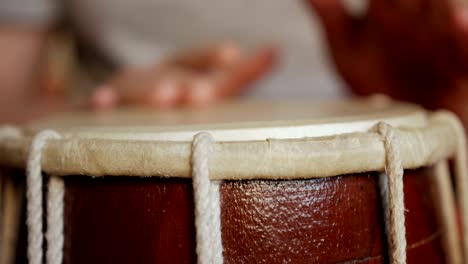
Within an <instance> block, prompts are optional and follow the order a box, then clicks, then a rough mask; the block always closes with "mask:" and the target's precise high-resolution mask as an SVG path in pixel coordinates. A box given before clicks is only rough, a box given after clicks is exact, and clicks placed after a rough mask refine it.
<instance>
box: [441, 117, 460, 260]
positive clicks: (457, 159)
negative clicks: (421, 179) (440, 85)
mask: <svg viewBox="0 0 468 264" xmlns="http://www.w3.org/2000/svg"><path fill="white" fill-rule="evenodd" d="M434 118H436V119H441V120H443V121H446V122H448V123H449V124H450V125H451V126H452V128H453V129H454V132H455V136H456V140H457V149H456V151H455V157H454V159H453V160H454V174H455V175H454V176H455V181H456V184H455V185H456V189H457V196H458V203H459V207H460V209H461V216H462V225H463V227H462V228H463V230H462V234H463V254H464V260H465V263H466V262H468V171H467V169H468V168H467V153H466V151H467V150H466V148H467V145H466V134H465V129H464V128H463V124H462V123H461V122H460V120H459V119H458V117H457V116H456V115H455V114H453V113H451V112H448V111H440V112H438V113H437V114H436V115H435V116H434Z"/></svg>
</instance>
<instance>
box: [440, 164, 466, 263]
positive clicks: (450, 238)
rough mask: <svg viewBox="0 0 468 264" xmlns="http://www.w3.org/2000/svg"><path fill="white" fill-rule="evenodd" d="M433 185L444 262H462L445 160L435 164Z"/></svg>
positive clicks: (453, 202) (448, 170) (451, 190)
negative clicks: (435, 194)
mask: <svg viewBox="0 0 468 264" xmlns="http://www.w3.org/2000/svg"><path fill="white" fill-rule="evenodd" d="M434 186H435V188H436V189H437V198H436V200H435V201H434V202H435V203H436V208H437V209H438V211H439V212H440V218H441V219H440V222H441V224H442V242H443V246H444V250H445V260H446V263H453V264H459V263H463V254H462V247H461V245H460V239H459V235H458V233H459V232H458V228H457V226H458V225H457V219H456V209H455V201H454V197H453V188H452V183H451V179H450V169H449V165H448V161H447V160H442V161H439V162H438V163H437V164H436V165H435V173H434Z"/></svg>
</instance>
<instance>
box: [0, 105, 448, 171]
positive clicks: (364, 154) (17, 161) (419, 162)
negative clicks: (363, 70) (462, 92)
mask: <svg viewBox="0 0 468 264" xmlns="http://www.w3.org/2000/svg"><path fill="white" fill-rule="evenodd" d="M356 104H361V108H362V110H364V109H365V108H367V109H368V110H369V111H372V110H374V111H375V106H372V105H367V106H366V107H363V106H362V102H358V103H356ZM296 106H297V105H296ZM307 107H308V106H307V105H303V109H304V110H305V109H307ZM379 107H380V106H379ZM385 107H386V108H387V110H388V109H394V113H395V111H396V112H397V113H398V115H399V116H400V119H398V118H397V117H398V115H395V114H393V115H391V114H389V112H388V111H390V110H388V111H385V109H384V108H382V107H381V108H382V109H381V111H380V112H377V114H371V115H370V116H371V118H369V117H366V116H369V114H366V113H365V112H366V111H363V112H361V114H357V113H354V115H353V114H351V116H352V117H350V116H348V117H340V118H337V117H335V118H332V117H331V116H328V117H327V118H325V119H323V118H322V119H320V118H316V119H315V121H314V120H312V119H311V120H310V121H304V120H303V121H300V122H304V123H302V125H298V123H295V122H299V121H294V120H290V121H288V122H290V123H291V124H292V125H290V126H288V125H287V122H284V123H282V124H281V126H274V124H277V122H279V121H268V122H266V121H265V122H260V123H259V124H261V125H258V124H257V125H255V124H256V123H252V122H248V123H238V125H239V126H240V127H242V126H244V128H243V130H237V131H236V130H235V131H234V132H235V133H230V134H243V133H247V132H248V131H249V129H253V132H251V135H252V137H253V138H254V139H252V140H250V139H247V140H245V141H244V140H237V141H236V140H235V139H233V140H232V141H229V140H227V139H226V138H223V137H224V136H226V135H228V134H229V133H227V132H226V131H231V130H232V126H235V125H233V124H230V125H221V126H220V127H221V128H223V129H224V130H223V129H220V130H216V129H214V130H210V129H207V130H208V131H209V132H210V133H211V134H212V135H213V136H214V137H215V139H216V140H218V141H217V142H216V144H215V145H214V150H213V151H214V152H213V155H212V160H211V162H212V165H211V166H210V177H211V178H212V179H253V178H265V179H280V178H281V179H296V178H311V177H327V176H335V175H341V174H347V173H356V172H366V171H383V169H384V166H385V151H384V145H383V142H382V139H381V137H380V136H379V135H378V134H377V133H374V132H363V131H367V130H370V128H371V127H372V126H373V125H374V124H376V123H377V121H375V120H379V121H385V122H388V123H390V124H392V122H393V123H395V120H397V121H398V122H396V123H399V125H398V127H399V128H398V131H397V133H398V136H399V137H400V140H401V156H402V157H401V158H402V160H403V166H404V168H418V167H422V166H426V165H430V164H433V163H435V162H437V161H439V160H442V159H444V158H447V157H449V156H450V155H452V154H453V152H454V150H455V148H456V136H455V132H454V131H453V129H452V128H451V126H450V125H449V124H447V121H446V120H444V119H443V118H439V117H438V116H437V115H431V116H427V115H426V113H425V112H423V111H422V110H421V109H419V108H418V107H411V106H409V105H398V104H391V105H387V106H385ZM274 108H275V106H274V105H273V106H272V108H271V109H274ZM299 108H300V107H299ZM325 108H326V107H325ZM335 109H336V108H335ZM398 109H399V110H398ZM402 109H405V111H406V112H405V111H402ZM262 111H263V113H265V112H264V111H268V109H267V108H264V107H262ZM390 112H391V111H390ZM267 113H268V112H267ZM405 113H406V114H405ZM252 115H255V113H252ZM335 115H336V113H335ZM378 115H382V118H379V117H378ZM317 120H321V121H317ZM324 120H326V121H324ZM340 120H341V121H340ZM389 121H390V122H389ZM272 122H273V123H272ZM405 122H406V123H405ZM187 123H190V122H188V121H187ZM308 124H313V125H312V128H313V129H311V132H314V129H316V130H321V128H323V127H327V129H324V130H323V131H322V132H321V134H320V136H315V135H314V137H308V135H303V134H301V135H296V136H305V138H302V137H301V138H293V137H292V136H291V138H288V139H285V138H287V137H288V135H293V136H294V133H286V134H281V131H282V130H283V128H285V129H286V130H288V129H291V128H295V129H298V130H300V129H301V126H305V127H306V128H307V127H308V126H309V125H308ZM356 124H359V125H356ZM392 125H393V126H396V125H395V124H392ZM199 126H200V127H199V130H197V132H200V131H206V130H204V129H203V125H199ZM207 127H211V128H213V127H216V125H215V124H210V125H207ZM268 127H269V128H271V130H268V131H269V133H265V134H262V133H260V132H258V131H261V129H264V128H268ZM51 128H54V127H51ZM177 128H178V129H179V131H178V132H180V133H181V135H183V136H181V137H180V138H181V139H182V140H181V141H167V140H159V139H158V135H159V134H158V133H162V132H161V131H164V130H163V129H162V128H160V129H162V130H158V129H157V127H153V126H148V127H146V128H145V129H143V127H142V131H144V132H142V131H139V130H138V129H136V130H135V131H136V132H132V131H133V129H132V127H131V126H130V127H128V128H127V131H126V132H122V131H120V132H119V130H118V129H117V130H116V131H117V132H116V133H117V134H119V133H120V135H121V136H120V137H117V138H112V136H109V135H111V133H110V131H112V126H110V127H107V128H106V127H101V129H97V130H95V131H94V132H93V133H90V132H89V131H91V130H92V129H91V128H89V130H86V129H84V128H83V129H77V130H76V131H75V130H74V128H72V129H68V130H67V129H65V128H62V129H61V132H62V133H64V135H65V138H64V139H63V140H52V141H50V142H49V143H48V145H47V146H46V148H45V149H44V156H43V159H42V168H43V170H44V171H46V172H48V173H51V174H54V175H76V174H79V175H81V174H82V175H92V176H103V175H116V176H118V175H129V176H168V177H190V174H191V173H190V153H191V143H190V141H185V140H184V138H185V137H188V136H190V133H191V132H190V133H184V130H183V126H179V127H177ZM152 129H154V131H156V132H153V133H151V131H152ZM353 130H354V131H353ZM189 131H190V130H189ZM219 131H221V132H222V131H225V132H226V133H227V134H226V133H225V134H223V133H221V132H220V133H218V132H219ZM343 131H344V132H343ZM178 132H177V131H176V132H174V133H176V134H177V133H178ZM275 133H276V134H277V135H278V136H277V138H280V139H268V137H267V138H263V139H259V138H258V135H259V134H260V135H262V136H265V135H266V136H271V135H275ZM31 134H33V130H31V129H28V130H25V134H24V135H23V137H22V138H21V139H16V140H9V139H5V140H0V164H3V165H7V166H15V167H24V163H25V160H26V157H27V153H28V150H29V145H30V142H31ZM140 134H143V136H142V137H140ZM148 135H150V136H148ZM108 136H109V137H108ZM107 137H108V138H107ZM217 137H218V138H217ZM176 138H177V137H176ZM220 138H222V141H219V140H220ZM241 138H242V136H241Z"/></svg>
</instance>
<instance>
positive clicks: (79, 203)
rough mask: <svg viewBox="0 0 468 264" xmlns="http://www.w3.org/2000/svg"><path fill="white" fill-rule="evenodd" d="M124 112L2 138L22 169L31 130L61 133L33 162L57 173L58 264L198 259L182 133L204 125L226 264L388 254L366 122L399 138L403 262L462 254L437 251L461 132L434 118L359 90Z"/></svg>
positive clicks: (376, 146) (374, 148)
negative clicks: (310, 98)
mask: <svg viewBox="0 0 468 264" xmlns="http://www.w3.org/2000/svg"><path fill="white" fill-rule="evenodd" d="M136 115H137V116H138V118H137V119H138V120H137V119H135V120H134V119H133V117H134V116H135V114H134V113H132V114H129V113H117V114H104V115H102V116H98V115H94V116H92V117H87V116H86V115H84V116H81V117H80V116H77V115H74V116H73V118H72V120H73V121H70V118H67V117H60V118H59V119H51V120H49V121H46V122H43V123H41V124H40V125H34V126H32V127H31V128H26V129H23V130H22V131H21V134H20V135H15V136H14V137H16V138H17V140H15V141H12V140H11V138H9V140H8V141H7V140H3V141H2V140H0V155H1V156H0V157H1V159H2V161H1V163H2V164H3V166H4V167H5V168H8V167H20V168H21V164H24V161H25V160H26V156H27V154H28V151H27V150H28V149H29V146H30V144H31V137H33V136H34V135H35V134H36V133H37V131H40V130H42V129H43V128H53V129H55V130H56V131H58V133H59V134H60V135H61V136H62V138H61V139H56V140H50V141H49V142H48V143H47V145H46V146H45V147H44V149H43V152H42V155H43V156H42V162H41V166H42V170H43V171H44V172H46V173H47V175H53V176H56V175H57V176H60V178H61V179H64V183H65V194H64V198H63V223H64V229H63V239H64V243H63V248H62V253H63V256H61V257H62V259H63V263H196V262H197V254H196V250H195V249H196V247H197V243H200V242H199V241H198V240H197V236H196V234H197V232H199V231H198V230H197V227H196V225H195V218H196V217H198V216H197V213H196V210H195V207H196V206H197V205H196V203H197V202H196V201H195V200H194V189H193V188H194V187H193V184H192V179H190V177H191V175H192V173H193V170H192V167H193V166H194V164H193V155H194V152H193V149H192V148H193V145H192V143H191V141H192V138H193V136H194V135H195V134H197V133H198V132H202V131H204V132H208V133H210V135H211V136H212V137H213V139H214V141H213V146H212V149H211V151H210V152H209V153H210V154H209V163H208V164H209V168H208V169H207V171H209V177H210V178H211V180H213V181H216V182H219V210H220V214H219V219H220V220H219V221H220V224H221V226H220V231H221V240H222V257H223V260H224V262H225V263H341V262H351V263H385V262H388V261H392V258H391V257H389V256H390V252H389V248H390V245H389V243H388V241H389V240H388V239H389V235H388V234H387V233H386V226H387V228H388V223H387V222H386V221H387V220H386V219H385V218H386V217H385V214H384V210H385V209H384V208H383V206H382V204H383V199H384V198H383V197H384V196H382V194H381V191H382V188H383V187H382V184H381V183H380V184H379V178H380V177H385V175H383V174H382V173H383V171H384V169H388V168H387V166H386V164H387V163H388V159H387V158H388V155H387V154H388V152H386V146H385V142H383V139H382V137H381V135H379V133H377V132H376V130H375V125H376V124H377V123H378V122H385V123H388V124H389V125H391V126H392V127H393V128H394V129H395V133H396V135H397V137H398V139H399V141H398V142H399V143H398V144H399V145H398V147H399V150H400V151H401V153H400V154H399V155H400V156H399V158H401V164H402V166H403V167H404V168H405V170H404V177H403V186H404V187H403V189H404V205H405V213H404V216H405V217H404V218H405V219H404V220H405V226H406V232H405V238H406V247H405V248H406V249H405V250H406V260H407V262H408V263H445V262H446V261H453V260H454V259H455V260H456V259H457V258H459V257H460V256H458V255H460V254H461V253H460V244H461V241H460V239H461V238H459V237H457V238H455V239H452V241H456V243H458V244H457V246H456V247H455V250H447V247H448V246H447V245H448V244H449V242H447V241H448V240H450V238H453V237H450V236H451V235H453V234H452V233H453V230H454V229H455V230H456V229H457V227H456V224H455V222H454V219H455V217H454V215H453V214H454V209H453V207H454V206H453V197H451V196H447V195H446V194H445V195H444V194H443V193H444V190H442V189H443V187H441V183H442V184H445V185H447V182H448V181H449V179H448V178H447V177H448V174H446V175H444V174H443V173H442V175H441V170H444V169H445V170H446V169H447V168H446V164H447V163H446V160H447V159H448V158H449V157H452V156H454V155H455V154H454V153H455V151H456V148H457V144H458V143H459V142H458V141H457V135H458V134H457V132H456V131H454V130H456V129H454V128H453V126H452V125H451V123H450V122H449V121H447V120H446V118H442V117H441V116H445V114H443V115H442V114H441V115H439V114H432V113H427V112H426V111H424V110H422V109H420V108H418V107H415V106H412V105H406V104H399V103H393V102H375V101H372V100H363V101H357V102H349V103H340V104H328V105H322V106H320V107H317V106H315V107H311V106H306V105H300V104H297V105H286V104H283V105H265V104H259V103H255V104H246V105H242V106H240V107H239V106H237V105H235V106H224V107H222V108H217V110H216V111H213V110H212V109H205V110H201V111H198V112H192V113H186V112H184V113H172V112H171V113H162V114H161V113H159V114H151V115H148V114H141V113H139V114H136ZM145 116H146V119H145ZM449 119H450V118H449ZM64 120H65V121H64ZM67 120H68V121H67ZM115 120H117V123H115ZM141 120H143V121H141ZM148 120H151V122H152V123H155V124H156V125H157V126H152V125H147V124H148ZM283 120H287V121H283ZM228 121H229V122H228ZM124 122H125V123H130V124H129V125H125V126H123V125H122V123H124ZM135 122H139V124H140V125H135V124H132V123H135ZM141 124H143V125H145V126H142V125H141ZM12 153H13V154H12ZM23 166H24V165H23ZM387 174H388V173H387ZM89 176H92V177H89ZM15 177H18V175H16V176H15ZM445 185H444V186H445ZM448 185H450V184H448ZM445 187H447V186H445ZM445 191H446V190H445ZM44 196H47V194H44ZM46 199H48V198H46ZM447 202H449V203H452V207H450V206H449V207H448V208H446V206H445V205H446V204H447ZM48 213H49V212H45V214H48ZM447 214H451V216H447ZM23 221H24V220H23ZM448 224H451V225H452V227H450V226H449V227H447V225H448ZM453 225H455V227H454V226H453ZM46 229H47V228H46ZM449 229H451V230H449ZM212 232H216V230H212ZM20 240H21V239H20ZM450 245H452V247H453V244H450ZM3 248H4V250H5V247H4V245H3ZM10 248H11V247H10ZM44 248H46V247H44ZM453 254H457V256H455V257H454V256H453ZM198 260H200V259H198Z"/></svg>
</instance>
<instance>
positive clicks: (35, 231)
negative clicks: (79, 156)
mask: <svg viewBox="0 0 468 264" xmlns="http://www.w3.org/2000/svg"><path fill="white" fill-rule="evenodd" d="M59 138H60V135H59V134H58V133H56V132H54V131H51V130H44V131H42V132H40V133H38V134H37V135H36V136H35V137H34V139H33V141H32V143H31V148H30V150H29V157H28V161H27V166H26V200H27V208H26V213H27V216H26V225H27V227H28V261H29V263H31V264H42V259H43V240H44V235H43V232H42V230H43V223H42V217H43V208H42V169H41V159H42V150H43V149H44V147H45V145H46V143H47V141H48V140H50V139H59Z"/></svg>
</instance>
